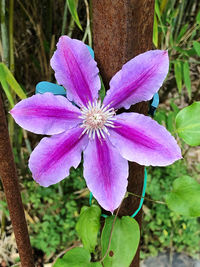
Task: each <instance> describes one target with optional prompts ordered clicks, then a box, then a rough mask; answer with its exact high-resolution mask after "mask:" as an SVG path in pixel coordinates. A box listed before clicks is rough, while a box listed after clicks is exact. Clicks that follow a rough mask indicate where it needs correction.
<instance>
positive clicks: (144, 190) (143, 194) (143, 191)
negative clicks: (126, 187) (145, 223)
mask: <svg viewBox="0 0 200 267" xmlns="http://www.w3.org/2000/svg"><path fill="white" fill-rule="evenodd" d="M146 187H147V170H146V168H144V184H143V189H142V197H141V199H140V205H139V208H138V209H137V210H136V211H135V212H134V213H133V214H132V215H131V217H132V218H134V217H135V216H136V215H137V214H138V212H139V211H140V210H141V208H142V204H143V202H144V196H145V192H146Z"/></svg>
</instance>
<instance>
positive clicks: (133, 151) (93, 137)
mask: <svg viewBox="0 0 200 267" xmlns="http://www.w3.org/2000/svg"><path fill="white" fill-rule="evenodd" d="M51 66H52V68H53V69H54V71H55V77H56V80H57V81H58V83H59V84H61V85H63V86H64V87H65V88H66V89H67V98H68V99H67V98H64V97H62V96H54V95H53V94H51V93H45V94H43V95H34V96H32V97H30V98H28V99H25V100H22V101H21V102H19V103H18V104H17V105H16V106H15V107H14V108H13V109H12V110H11V111H10V113H11V114H12V116H13V118H14V119H15V121H16V122H17V123H18V124H19V125H20V126H21V127H23V128H24V129H26V130H29V131H31V132H34V133H37V134H45V135H53V136H52V137H50V138H49V137H44V138H43V139H42V140H41V142H40V143H39V145H38V146H37V147H36V148H35V149H34V151H33V152H32V154H31V156H30V160H29V168H30V170H31V172H32V174H33V178H34V179H35V180H36V182H38V183H39V184H40V185H42V186H45V187H47V186H49V185H52V184H55V183H58V182H59V181H61V180H62V179H64V178H65V177H67V176H68V175H69V171H70V168H71V167H72V166H73V167H74V168H76V167H77V166H78V165H79V163H80V161H81V153H82V151H83V155H84V178H85V180H86V183H87V186H88V188H89V190H90V191H91V192H92V193H93V195H94V197H95V198H96V199H97V201H98V202H99V204H100V205H101V206H102V207H103V208H104V209H106V210H109V211H111V212H113V211H114V210H115V209H116V208H117V207H118V206H119V204H120V202H121V201H122V199H123V197H124V195H125V193H126V188H127V183H128V182H127V178H128V161H134V162H137V163H139V164H141V165H146V166H148V165H153V166H166V165H169V164H172V163H173V162H174V161H176V160H178V159H180V158H181V151H180V148H179V147H178V145H177V143H176V140H175V139H174V137H172V136H171V134H170V133H169V132H168V131H167V130H166V129H165V128H164V127H163V126H161V125H159V124H158V123H157V122H156V121H154V120H152V119H151V118H150V117H147V116H144V115H141V114H138V113H123V114H120V115H117V114H116V112H115V109H119V108H125V109H128V108H129V107H130V106H131V105H133V104H135V103H138V102H140V101H144V100H150V99H151V98H152V96H153V95H154V94H155V93H156V92H157V91H158V89H159V88H160V87H161V85H162V83H163V81H164V79H165V77H166V75H167V73H168V68H169V60H168V53H167V51H162V50H154V51H148V52H146V53H143V54H141V55H139V56H137V57H135V58H134V59H132V60H130V61H128V62H127V63H126V64H125V65H124V66H123V67H122V69H121V70H120V71H119V72H117V73H116V74H115V75H114V77H113V78H112V79H111V81H110V90H109V91H107V94H106V96H105V98H104V100H103V103H101V101H100V100H98V91H99V90H100V87H101V84H100V78H99V76H98V73H99V70H98V68H97V64H96V62H95V60H94V59H93V58H92V56H91V55H90V52H89V51H88V48H87V47H86V45H85V44H84V43H82V42H81V41H78V40H74V39H70V38H69V37H67V36H62V37H61V38H60V39H59V42H58V44H57V50H56V51H55V53H54V55H53V57H52V59H51ZM69 100H70V101H73V102H75V103H76V105H77V106H78V107H79V108H78V107H76V106H74V105H72V104H71V102H70V101H69Z"/></svg>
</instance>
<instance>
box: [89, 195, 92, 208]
mask: <svg viewBox="0 0 200 267" xmlns="http://www.w3.org/2000/svg"><path fill="white" fill-rule="evenodd" d="M89 204H90V206H91V205H92V192H90V198H89Z"/></svg>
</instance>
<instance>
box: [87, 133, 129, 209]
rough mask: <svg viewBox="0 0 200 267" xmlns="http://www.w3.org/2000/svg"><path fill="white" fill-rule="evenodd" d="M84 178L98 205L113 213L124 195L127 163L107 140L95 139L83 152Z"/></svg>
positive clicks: (126, 182)
mask: <svg viewBox="0 0 200 267" xmlns="http://www.w3.org/2000/svg"><path fill="white" fill-rule="evenodd" d="M84 178H85V180H86V183H87V186H88V188H89V190H90V191H91V192H92V194H93V195H94V197H95V198H96V199H97V201H98V202H99V204H100V205H101V206H102V207H103V208H104V209H105V210H109V211H111V212H113V211H114V210H115V209H116V208H117V207H118V206H119V205H120V203H121V201H122V199H123V197H124V195H125V193H126V188H127V184H128V181H127V178H128V161H127V160H126V159H124V158H122V157H121V156H120V154H119V153H118V151H117V149H116V148H114V147H113V146H112V144H111V143H110V141H109V139H108V138H107V139H102V140H99V139H98V138H95V140H90V141H89V143H88V146H87V148H86V150H85V151H84Z"/></svg>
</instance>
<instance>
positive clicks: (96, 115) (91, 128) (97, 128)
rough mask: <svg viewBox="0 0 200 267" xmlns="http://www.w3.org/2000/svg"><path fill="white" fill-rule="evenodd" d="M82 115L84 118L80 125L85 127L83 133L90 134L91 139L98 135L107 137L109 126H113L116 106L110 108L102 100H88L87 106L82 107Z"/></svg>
mask: <svg viewBox="0 0 200 267" xmlns="http://www.w3.org/2000/svg"><path fill="white" fill-rule="evenodd" d="M81 113H82V114H81V116H80V117H79V118H81V119H83V122H82V124H81V125H80V127H82V128H84V130H83V132H82V134H84V133H86V134H88V136H89V138H90V139H94V138H95V136H97V137H98V138H99V139H101V138H105V137H106V135H109V127H111V128H113V127H114V123H113V121H114V120H115V110H114V108H109V105H108V106H105V105H104V104H101V101H100V100H98V101H94V102H93V103H91V102H90V101H89V102H88V105H87V106H86V107H82V108H81Z"/></svg>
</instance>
